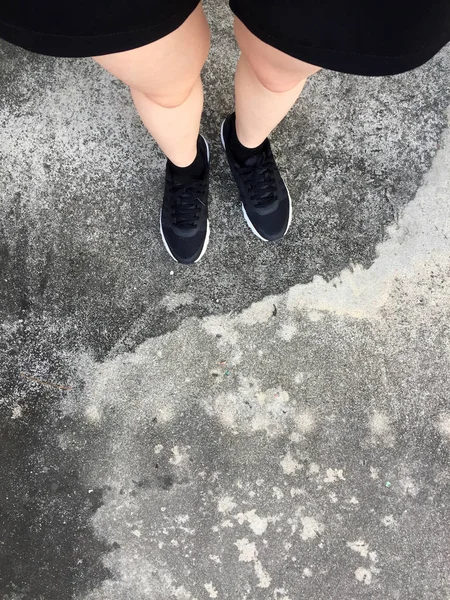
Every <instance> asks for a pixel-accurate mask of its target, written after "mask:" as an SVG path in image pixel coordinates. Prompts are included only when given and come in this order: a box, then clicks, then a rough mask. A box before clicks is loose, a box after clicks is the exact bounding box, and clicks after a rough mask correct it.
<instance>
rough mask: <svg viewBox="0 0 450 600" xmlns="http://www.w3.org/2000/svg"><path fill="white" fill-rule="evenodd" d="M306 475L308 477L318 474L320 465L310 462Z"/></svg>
mask: <svg viewBox="0 0 450 600" xmlns="http://www.w3.org/2000/svg"><path fill="white" fill-rule="evenodd" d="M308 473H309V474H310V475H318V474H319V473H320V465H318V464H317V463H314V462H312V463H311V464H310V465H309V467H308Z"/></svg>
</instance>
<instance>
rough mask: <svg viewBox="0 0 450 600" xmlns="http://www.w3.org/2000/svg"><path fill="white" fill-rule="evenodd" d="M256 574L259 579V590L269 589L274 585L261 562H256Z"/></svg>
mask: <svg viewBox="0 0 450 600" xmlns="http://www.w3.org/2000/svg"><path fill="white" fill-rule="evenodd" d="M255 573H256V577H257V578H258V580H259V581H258V587H259V588H268V587H269V586H270V584H271V583H272V579H271V577H270V575H269V573H267V571H266V570H265V569H264V568H263V566H262V564H261V561H259V560H255Z"/></svg>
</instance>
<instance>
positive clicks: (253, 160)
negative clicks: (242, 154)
mask: <svg viewBox="0 0 450 600" xmlns="http://www.w3.org/2000/svg"><path fill="white" fill-rule="evenodd" d="M264 156H265V155H264V153H263V152H258V154H254V155H253V156H250V157H249V158H247V159H246V160H245V161H244V166H245V167H257V166H258V165H259V164H260V163H261V161H262V160H263V158H264Z"/></svg>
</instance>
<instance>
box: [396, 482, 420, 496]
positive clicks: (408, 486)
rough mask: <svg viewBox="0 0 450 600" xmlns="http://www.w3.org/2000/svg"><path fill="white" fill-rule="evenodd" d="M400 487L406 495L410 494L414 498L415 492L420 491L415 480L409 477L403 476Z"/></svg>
mask: <svg viewBox="0 0 450 600" xmlns="http://www.w3.org/2000/svg"><path fill="white" fill-rule="evenodd" d="M400 488H401V489H402V491H403V493H404V494H405V495H406V496H412V497H413V498H415V497H416V496H417V494H418V493H419V492H420V488H419V486H418V485H417V482H416V481H414V479H412V478H411V477H404V478H403V479H401V480H400Z"/></svg>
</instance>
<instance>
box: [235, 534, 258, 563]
mask: <svg viewBox="0 0 450 600" xmlns="http://www.w3.org/2000/svg"><path fill="white" fill-rule="evenodd" d="M234 545H235V546H236V547H237V549H238V550H239V561H240V562H252V561H254V560H256V558H257V556H258V552H257V550H256V544H255V543H254V542H249V541H248V539H247V538H242V539H240V540H237V542H235V543H234Z"/></svg>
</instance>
